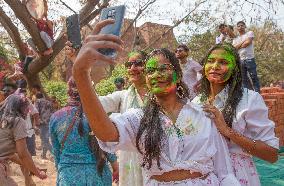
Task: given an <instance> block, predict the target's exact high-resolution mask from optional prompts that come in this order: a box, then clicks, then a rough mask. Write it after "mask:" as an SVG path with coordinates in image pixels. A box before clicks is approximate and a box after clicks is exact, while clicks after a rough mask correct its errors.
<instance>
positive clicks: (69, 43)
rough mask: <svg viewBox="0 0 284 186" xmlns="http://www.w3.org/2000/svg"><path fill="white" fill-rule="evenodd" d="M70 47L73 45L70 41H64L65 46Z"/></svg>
mask: <svg viewBox="0 0 284 186" xmlns="http://www.w3.org/2000/svg"><path fill="white" fill-rule="evenodd" d="M72 45H73V44H72V42H71V41H69V40H68V41H66V43H65V46H69V47H72Z"/></svg>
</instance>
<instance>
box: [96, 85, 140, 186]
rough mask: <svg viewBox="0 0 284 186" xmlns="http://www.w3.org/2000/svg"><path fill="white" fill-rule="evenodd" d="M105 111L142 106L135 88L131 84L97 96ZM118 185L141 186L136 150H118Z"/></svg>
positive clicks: (117, 111) (116, 111)
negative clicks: (105, 94) (122, 88)
mask: <svg viewBox="0 0 284 186" xmlns="http://www.w3.org/2000/svg"><path fill="white" fill-rule="evenodd" d="M99 99H100V101H101V103H102V105H103V107H104V109H105V111H106V112H107V113H124V112H125V111H126V110H128V109H130V108H139V107H142V106H143V101H142V99H141V98H140V96H139V94H138V92H137V90H136V88H135V87H134V86H133V85H132V86H130V87H129V88H128V89H127V90H122V91H115V92H113V93H112V94H109V95H107V96H100V97H99ZM118 160H119V185H120V186H142V185H143V176H142V169H141V168H140V165H139V161H138V154H137V153H136V152H126V151H119V154H118Z"/></svg>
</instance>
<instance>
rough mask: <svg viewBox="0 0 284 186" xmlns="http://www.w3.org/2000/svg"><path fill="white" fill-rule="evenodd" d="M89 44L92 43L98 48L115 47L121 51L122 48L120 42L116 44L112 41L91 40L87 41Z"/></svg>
mask: <svg viewBox="0 0 284 186" xmlns="http://www.w3.org/2000/svg"><path fill="white" fill-rule="evenodd" d="M88 44H89V45H92V46H93V47H94V49H100V48H111V49H115V50H117V51H122V50H123V48H122V46H121V45H120V44H117V43H115V42H112V41H105V40H104V41H92V42H89V43H88Z"/></svg>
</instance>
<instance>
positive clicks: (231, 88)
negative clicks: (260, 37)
mask: <svg viewBox="0 0 284 186" xmlns="http://www.w3.org/2000/svg"><path fill="white" fill-rule="evenodd" d="M217 49H223V50H225V51H226V52H228V53H230V54H232V55H233V56H234V57H235V59H236V67H235V69H234V70H233V73H232V75H231V77H230V79H228V81H227V85H226V86H227V88H228V98H227V100H226V102H225V105H224V108H223V109H222V110H221V111H222V113H223V116H224V119H225V121H226V123H227V125H228V126H229V127H232V122H233V119H234V117H235V116H236V108H237V106H238V104H239V102H240V101H241V99H242V97H243V88H242V76H241V67H240V65H241V64H240V57H239V54H238V52H237V50H236V48H235V47H233V45H231V44H229V43H224V44H217V45H215V46H213V47H212V48H211V49H210V50H209V52H208V53H207V55H206V56H205V57H204V58H203V60H202V62H201V64H202V65H203V74H205V64H206V62H207V59H208V56H209V55H210V54H211V52H212V51H213V50H217ZM210 93H211V89H210V82H209V81H208V79H207V78H206V77H205V75H204V76H203V78H202V80H201V89H200V94H201V101H202V102H205V101H207V100H208V99H209V96H210Z"/></svg>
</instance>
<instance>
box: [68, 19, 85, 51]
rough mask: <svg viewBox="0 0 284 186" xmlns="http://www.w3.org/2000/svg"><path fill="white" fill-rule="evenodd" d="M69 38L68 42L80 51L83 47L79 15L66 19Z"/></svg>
mask: <svg viewBox="0 0 284 186" xmlns="http://www.w3.org/2000/svg"><path fill="white" fill-rule="evenodd" d="M66 26H67V36H68V40H69V41H70V42H71V43H72V47H73V48H75V49H78V48H80V47H81V43H82V40H81V33H80V23H79V15H78V14H73V15H71V16H69V17H67V18H66Z"/></svg>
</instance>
